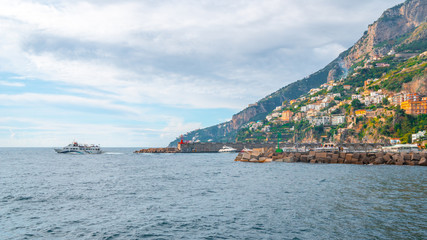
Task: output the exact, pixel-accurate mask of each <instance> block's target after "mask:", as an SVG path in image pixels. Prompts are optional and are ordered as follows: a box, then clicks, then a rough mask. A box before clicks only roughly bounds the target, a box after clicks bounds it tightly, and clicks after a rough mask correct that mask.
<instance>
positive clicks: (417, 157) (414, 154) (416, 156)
mask: <svg viewBox="0 0 427 240" xmlns="http://www.w3.org/2000/svg"><path fill="white" fill-rule="evenodd" d="M420 159H421V155H420V154H419V153H413V154H412V155H411V160H412V161H420Z"/></svg>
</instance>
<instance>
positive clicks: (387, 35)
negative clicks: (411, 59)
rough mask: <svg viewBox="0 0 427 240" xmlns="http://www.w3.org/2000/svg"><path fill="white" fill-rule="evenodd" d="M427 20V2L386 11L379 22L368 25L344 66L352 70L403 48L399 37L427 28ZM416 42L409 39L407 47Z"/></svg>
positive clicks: (413, 1) (414, 0)
mask: <svg viewBox="0 0 427 240" xmlns="http://www.w3.org/2000/svg"><path fill="white" fill-rule="evenodd" d="M426 16H427V2H426V1H425V0H408V1H406V2H405V3H402V4H399V5H397V6H395V7H393V8H390V9H388V10H386V11H385V12H384V13H383V14H382V15H381V17H380V18H379V19H378V20H377V21H375V22H374V23H373V24H371V25H369V27H368V31H366V32H365V34H364V35H363V36H362V37H361V38H360V39H359V41H357V42H356V44H355V45H354V46H353V47H351V48H350V49H349V51H348V54H347V56H345V57H344V62H345V66H346V67H348V68H349V67H351V66H352V65H353V64H354V63H355V62H359V61H361V60H363V59H365V57H367V58H368V59H373V58H375V57H377V56H380V57H381V56H384V55H386V54H387V53H388V52H389V51H391V50H392V49H394V48H396V47H397V46H398V45H399V44H400V42H399V39H398V38H399V37H402V36H404V35H405V34H408V33H410V32H412V31H414V29H416V28H417V27H419V26H420V25H422V24H425V22H426ZM421 37H422V36H421ZM415 40H418V39H417V38H407V39H406V41H405V43H409V42H411V41H415Z"/></svg>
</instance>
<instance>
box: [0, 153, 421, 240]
mask: <svg viewBox="0 0 427 240" xmlns="http://www.w3.org/2000/svg"><path fill="white" fill-rule="evenodd" d="M108 151H110V153H109V154H102V155H61V154H56V153H55V152H54V151H53V150H52V149H43V148H36V149H31V148H29V149H10V148H0V239H5V240H7V239H14V240H15V239H427V229H426V223H427V211H426V210H427V208H426V205H427V200H426V197H427V192H426V186H427V181H426V174H427V168H426V167H414V166H360V165H339V164H303V163H268V164H253V163H242V162H234V161H233V160H234V157H235V154H133V153H132V151H133V149H108Z"/></svg>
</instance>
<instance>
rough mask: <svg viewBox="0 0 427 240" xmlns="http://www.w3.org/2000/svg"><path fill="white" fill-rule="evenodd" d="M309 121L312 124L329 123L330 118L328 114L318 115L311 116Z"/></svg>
mask: <svg viewBox="0 0 427 240" xmlns="http://www.w3.org/2000/svg"><path fill="white" fill-rule="evenodd" d="M309 121H310V123H311V124H313V125H314V126H321V125H330V123H331V118H330V117H329V116H320V117H313V118H311V119H310V120H309Z"/></svg>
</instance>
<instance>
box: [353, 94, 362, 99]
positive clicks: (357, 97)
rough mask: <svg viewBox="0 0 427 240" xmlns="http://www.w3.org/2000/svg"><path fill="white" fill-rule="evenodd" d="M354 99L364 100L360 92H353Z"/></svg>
mask: <svg viewBox="0 0 427 240" xmlns="http://www.w3.org/2000/svg"><path fill="white" fill-rule="evenodd" d="M354 99H359V100H362V99H363V97H362V95H360V94H353V95H351V100H354Z"/></svg>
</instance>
